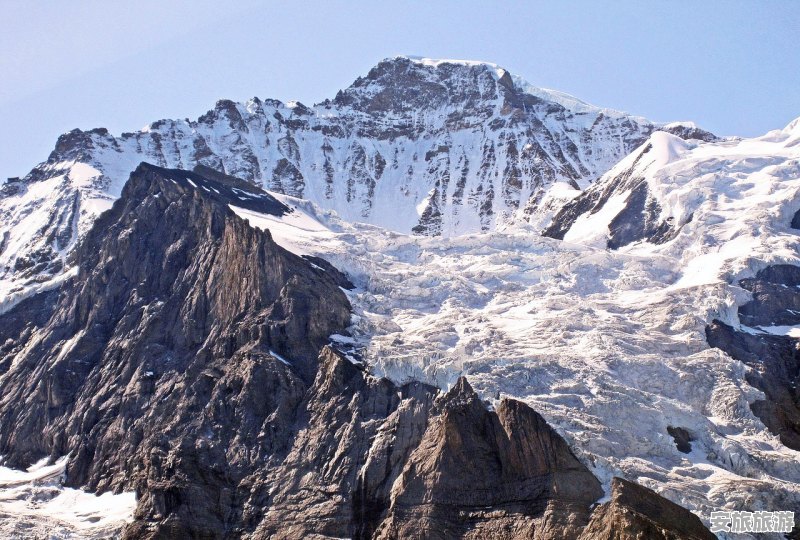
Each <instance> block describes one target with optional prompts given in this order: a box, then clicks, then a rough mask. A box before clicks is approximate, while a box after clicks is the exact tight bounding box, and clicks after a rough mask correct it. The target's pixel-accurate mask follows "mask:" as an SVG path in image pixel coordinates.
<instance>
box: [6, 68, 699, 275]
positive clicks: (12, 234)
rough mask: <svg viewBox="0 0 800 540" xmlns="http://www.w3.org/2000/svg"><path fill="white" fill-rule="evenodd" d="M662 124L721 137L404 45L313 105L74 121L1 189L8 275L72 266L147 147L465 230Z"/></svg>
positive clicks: (434, 229) (432, 225) (151, 154)
mask: <svg viewBox="0 0 800 540" xmlns="http://www.w3.org/2000/svg"><path fill="white" fill-rule="evenodd" d="M660 129H663V130H668V131H672V132H675V133H679V134H680V135H681V136H687V137H702V138H705V139H708V138H713V135H711V134H709V133H707V132H702V131H701V130H698V129H696V128H693V127H690V126H684V125H682V124H670V125H659V124H655V123H652V122H649V121H647V120H645V119H643V118H639V117H634V116H630V115H627V114H624V113H620V112H617V111H611V110H608V109H601V108H597V107H593V106H591V105H587V104H586V103H583V102H581V101H579V100H577V99H575V98H572V97H569V96H565V95H564V94H560V93H558V92H551V91H548V90H542V89H539V88H535V87H532V86H530V85H529V84H527V83H526V82H525V81H523V80H522V79H519V78H516V77H513V76H511V75H510V74H509V73H508V72H507V71H506V70H504V69H502V68H499V67H497V66H494V65H492V64H486V63H480V62H458V61H452V62H449V61H446V62H432V61H428V60H420V59H411V58H404V57H399V58H392V59H387V60H385V61H383V62H380V63H379V64H378V65H377V66H375V68H373V69H372V70H370V72H369V73H368V74H367V75H366V76H365V77H360V78H359V79H357V80H356V81H355V82H354V83H353V84H352V85H351V86H350V87H348V88H346V89H345V90H342V91H341V92H339V93H338V94H337V96H336V97H335V98H334V99H333V100H326V101H323V102H322V103H320V104H318V105H315V106H314V107H306V106H304V105H302V104H299V103H290V104H284V103H281V102H279V101H275V100H263V101H262V100H260V99H257V98H254V99H252V100H250V101H248V102H247V103H234V102H232V101H228V100H222V101H219V102H218V103H217V104H216V106H215V107H214V109H213V110H211V111H209V112H208V113H206V114H204V115H202V116H201V117H200V118H198V119H197V120H196V121H188V120H185V121H184V120H161V121H158V122H154V123H153V124H151V125H150V126H149V127H148V128H146V129H145V130H143V131H140V132H135V133H124V134H122V135H121V136H119V137H114V136H112V135H111V134H110V133H109V132H108V131H107V130H105V129H96V130H91V131H85V132H84V131H80V130H74V131H72V132H70V133H67V134H65V135H62V136H61V137H60V138H59V139H58V141H57V143H56V146H55V149H54V150H53V152H52V153H51V154H50V156H49V158H48V159H47V161H46V162H44V163H41V164H40V165H38V166H37V167H35V168H34V169H33V170H32V171H31V172H30V174H28V175H27V176H26V177H25V178H23V179H22V180H21V181H19V182H13V183H10V184H7V185H6V187H5V188H4V191H3V193H2V196H0V283H1V282H2V280H3V279H6V280H11V281H13V282H14V283H15V285H14V286H13V287H12V289H14V290H16V287H17V286H20V287H21V286H22V284H23V283H25V284H30V283H32V282H35V280H39V281H41V280H42V278H43V276H49V277H53V276H56V275H58V274H59V273H60V272H62V271H63V269H64V268H65V264H66V263H67V261H66V260H65V257H67V255H69V254H70V253H71V252H72V251H73V249H74V247H75V246H76V245H77V242H78V240H79V239H80V238H81V237H82V236H83V235H85V233H86V232H87V231H88V229H89V228H90V226H91V223H92V222H93V220H94V219H95V218H96V216H97V215H98V214H99V212H100V211H101V210H104V209H105V208H107V207H108V206H110V203H111V201H113V200H114V199H115V198H117V197H118V196H119V195H120V193H121V189H122V185H123V183H124V181H125V179H127V177H128V175H129V174H130V172H131V171H132V170H133V169H134V168H135V167H136V165H138V163H139V162H141V161H147V162H150V163H154V164H157V165H159V166H162V167H172V168H180V169H186V170H192V169H193V168H194V167H195V166H196V165H198V164H199V165H204V166H207V167H211V168H213V169H217V170H220V171H224V172H226V173H227V174H230V175H233V176H236V177H239V178H243V179H245V180H247V181H248V182H251V183H254V184H257V185H260V186H263V187H265V188H267V189H269V190H272V191H277V192H280V193H285V194H288V195H293V196H297V197H303V198H306V199H309V200H311V201H313V202H315V203H318V204H319V205H320V206H321V207H323V208H326V209H332V210H335V211H337V212H338V213H339V214H340V215H341V216H342V217H343V218H344V219H345V220H348V221H362V222H364V221H365V222H369V223H373V224H376V225H380V226H383V227H386V228H389V229H392V230H395V231H400V232H404V233H410V232H412V231H413V232H414V233H417V234H425V235H439V234H442V235H455V234H464V233H469V232H477V231H488V230H492V229H493V228H494V227H495V226H496V225H498V224H505V223H508V222H511V221H517V220H530V221H532V222H534V223H537V222H538V221H544V220H547V219H549V216H550V214H551V213H552V212H553V208H551V206H552V205H553V204H556V203H555V202H554V201H552V200H550V201H549V202H548V198H547V197H546V194H547V192H548V190H549V189H550V187H551V186H553V185H554V184H555V183H557V182H562V183H565V184H569V185H571V186H573V187H581V188H583V187H585V186H587V185H589V184H590V183H591V182H593V181H594V180H595V179H596V178H598V177H599V176H601V175H602V174H603V173H605V172H606V171H607V170H609V169H610V168H611V167H612V166H613V165H614V164H615V163H616V162H617V161H619V160H620V159H621V158H623V157H624V156H625V155H627V154H628V153H629V152H630V151H632V150H633V149H634V148H636V147H637V146H639V145H640V144H642V142H643V141H644V140H645V139H646V138H647V137H648V136H649V135H650V134H651V133H652V132H653V131H655V130H660ZM11 245H13V246H14V249H8V246H11Z"/></svg>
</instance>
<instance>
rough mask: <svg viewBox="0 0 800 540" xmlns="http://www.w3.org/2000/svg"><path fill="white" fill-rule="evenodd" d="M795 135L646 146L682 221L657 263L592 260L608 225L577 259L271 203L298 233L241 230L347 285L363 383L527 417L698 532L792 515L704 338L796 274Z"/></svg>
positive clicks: (761, 434) (732, 367) (771, 458)
mask: <svg viewBox="0 0 800 540" xmlns="http://www.w3.org/2000/svg"><path fill="white" fill-rule="evenodd" d="M794 131H797V129H796V127H795V128H794V129H792V126H790V127H789V128H787V129H786V130H783V131H776V132H772V133H770V134H768V135H767V136H765V137H762V138H759V139H751V140H742V141H725V142H720V143H702V144H697V143H690V144H687V143H685V142H684V141H680V140H679V139H676V138H674V137H671V136H669V135H665V134H656V135H655V136H654V137H653V138H652V139H651V141H650V142H651V143H652V144H653V150H652V152H651V159H650V161H647V160H644V161H642V162H640V163H639V164H638V166H637V167H638V169H637V172H638V173H640V174H642V175H643V176H645V177H646V178H647V179H648V182H649V183H650V184H651V189H652V190H653V192H655V193H656V194H657V197H658V198H659V200H660V201H661V203H662V208H663V209H664V213H665V215H666V214H669V213H671V214H673V215H676V216H679V215H680V214H681V213H693V219H692V220H691V221H690V222H689V223H688V224H687V225H685V226H684V228H683V230H682V232H681V233H680V234H679V235H678V237H677V238H675V239H674V240H672V241H671V242H669V243H667V244H664V245H661V246H654V245H651V244H647V243H640V244H635V245H631V246H628V247H626V248H624V249H622V250H620V251H617V252H613V251H608V250H606V249H603V248H599V247H596V246H597V245H603V244H604V241H605V238H606V235H607V232H608V231H607V225H608V222H609V221H610V220H611V219H613V217H614V214H615V212H608V214H609V215H606V216H605V218H604V219H596V220H595V221H594V222H593V223H592V226H591V228H589V227H586V228H584V233H585V234H584V235H583V237H582V238H581V240H582V241H584V242H585V244H581V243H573V242H561V241H557V240H550V239H547V238H542V237H541V236H540V235H539V233H538V231H534V230H530V229H526V228H517V229H513V230H506V231H505V232H498V233H492V234H475V235H466V236H460V237H453V238H423V237H413V236H406V235H402V234H397V233H393V232H389V231H386V230H384V229H381V228H378V227H375V226H371V225H364V224H349V223H345V222H344V221H342V220H340V219H339V218H338V217H337V216H336V215H335V214H333V213H331V212H325V211H322V210H320V209H319V208H318V207H316V206H315V205H313V204H311V203H308V202H306V201H301V200H298V199H292V198H289V197H285V196H279V195H278V197H280V198H281V199H282V200H283V201H284V202H286V203H287V204H289V205H290V206H293V207H295V208H296V209H297V210H296V212H297V213H298V215H297V216H295V217H294V218H293V219H296V220H302V221H303V222H304V226H303V227H302V228H296V229H291V228H287V227H285V225H284V224H280V225H279V226H272V227H271V225H270V223H269V221H268V220H269V219H273V218H268V217H267V218H266V219H252V220H251V222H252V223H253V224H254V225H256V226H261V227H266V228H270V230H271V231H272V234H273V236H274V238H275V239H276V241H277V242H278V243H280V244H282V245H284V246H285V247H287V248H288V249H291V250H293V251H296V252H299V253H303V254H315V255H319V256H322V257H325V258H327V259H328V260H329V261H330V262H331V263H333V264H334V265H335V266H337V267H338V268H340V269H342V270H344V271H346V272H347V273H348V274H349V275H350V276H351V279H353V280H354V282H355V283H356V285H357V289H356V290H355V291H353V292H352V293H350V299H351V301H352V303H353V306H354V308H355V312H356V317H355V319H354V324H353V327H352V328H351V331H352V333H353V335H354V336H355V338H356V340H357V341H359V342H360V343H361V344H362V345H363V347H364V348H365V356H366V359H367V364H368V365H369V366H370V369H371V370H372V371H373V372H374V373H375V374H376V375H385V376H387V377H389V378H391V379H393V380H395V381H397V382H402V381H405V380H408V379H411V378H416V379H422V380H425V381H428V382H431V383H433V384H436V385H438V386H440V387H443V388H446V387H447V386H448V385H450V384H452V383H453V382H454V381H455V379H456V378H457V377H458V376H459V375H461V374H465V375H467V377H468V378H469V380H470V382H471V383H473V385H474V386H475V387H476V388H477V389H478V390H479V391H480V392H482V394H483V396H484V397H485V398H487V399H489V400H496V399H497V398H499V397H500V396H503V395H508V396H513V397H517V398H520V399H523V400H525V401H526V402H528V403H529V404H530V405H532V406H533V407H534V408H535V409H536V410H538V411H539V412H541V413H542V414H543V415H544V416H545V418H546V419H547V420H548V421H549V422H550V423H551V424H553V425H554V426H555V427H556V428H557V429H558V431H559V432H560V433H561V434H563V435H564V436H565V437H566V439H567V440H568V441H569V443H570V445H571V446H572V448H573V449H574V450H575V452H576V453H577V454H578V455H579V456H580V457H581V459H582V460H583V461H584V462H585V463H586V464H587V465H589V466H590V467H591V468H592V470H593V472H595V474H597V475H598V476H599V477H600V478H601V479H603V480H604V481H605V482H606V488H608V481H609V480H610V478H611V476H612V475H623V476H625V477H627V478H631V479H633V480H636V481H638V482H640V483H642V484H644V485H646V486H649V487H652V488H653V489H655V490H656V491H658V492H660V493H661V494H663V495H665V496H667V497H669V498H670V499H672V500H674V501H676V502H678V503H680V504H682V505H684V506H687V507H689V508H691V509H692V510H694V511H695V512H697V513H698V514H699V515H700V516H701V517H704V518H705V519H706V520H707V518H708V514H709V512H711V511H712V510H715V509H721V508H727V509H737V510H742V509H744V510H762V509H763V510H780V509H797V508H798V507H800V453H798V452H795V451H793V450H790V449H788V448H786V447H784V446H783V445H782V444H781V443H780V441H779V440H778V438H777V437H775V436H773V435H771V434H770V433H769V432H768V431H767V430H766V428H765V427H764V425H763V424H762V423H761V421H760V420H758V419H757V418H756V417H754V415H753V414H752V412H751V411H750V407H749V403H751V402H752V401H754V400H757V399H761V398H763V394H761V392H759V391H757V390H755V389H754V388H752V387H750V386H749V385H748V384H747V383H746V381H745V377H744V375H745V372H746V369H747V368H746V367H745V366H744V365H743V364H742V363H740V362H738V361H735V360H733V359H731V358H730V357H728V356H727V355H725V354H724V353H722V352H721V351H719V350H716V349H711V348H709V347H708V344H707V343H706V339H705V332H704V328H705V326H706V324H707V323H709V322H710V321H711V320H713V319H715V318H717V319H721V320H723V321H726V322H727V323H729V324H732V325H734V326H737V327H738V326H739V321H738V317H737V314H736V307H737V306H738V305H740V304H742V303H744V302H746V301H747V300H748V299H749V293H747V291H744V290H743V289H741V288H739V287H738V286H737V285H736V284H737V283H738V280H739V279H741V278H744V277H749V276H753V275H754V274H755V272H757V271H758V270H759V269H761V268H763V267H765V266H767V265H769V264H774V263H781V262H788V263H793V264H800V260H799V259H800V258H799V257H798V253H799V252H798V247H799V246H800V236H799V235H798V231H796V230H792V229H790V228H789V227H788V225H789V222H790V221H791V218H792V215H793V213H794V212H795V211H797V210H798V208H800V195H799V194H800V162H799V161H798V158H800V145H797V144H792V141H796V140H797V134H796V133H794ZM630 165H631V164H630V163H628V164H627V165H626V164H625V163H622V164H620V166H621V167H624V166H627V167H630ZM613 172H614V171H612V172H611V173H609V174H612V173H613ZM612 204H613V201H612ZM240 215H241V214H240ZM300 216H302V217H300ZM244 217H246V216H244ZM311 221H314V222H315V223H318V224H319V225H325V226H326V228H327V229H328V230H327V231H325V230H322V229H321V228H320V227H319V226H316V225H315V226H313V227H311V226H309V223H310V222H311ZM591 231H594V232H595V234H594V235H592V234H589V233H590V232H591ZM598 240H602V242H598ZM586 244H588V245H586ZM745 330H747V329H746V328H745ZM758 331H764V332H771V333H784V334H790V335H792V332H794V329H792V328H769V329H760V330H758ZM668 425H672V426H681V427H684V428H687V429H688V430H689V431H690V432H691V433H692V435H694V436H695V437H696V439H697V440H696V441H695V442H693V443H692V447H693V451H692V452H691V454H688V455H687V454H682V453H680V452H678V451H677V449H676V447H675V443H674V442H673V440H672V439H671V437H670V436H669V435H668V434H667V430H666V428H667V426H668Z"/></svg>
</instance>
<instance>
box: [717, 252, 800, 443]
mask: <svg viewBox="0 0 800 540" xmlns="http://www.w3.org/2000/svg"><path fill="white" fill-rule="evenodd" d="M739 284H740V285H741V286H742V288H744V289H746V290H748V291H750V292H752V293H753V298H752V300H750V301H749V302H747V303H745V304H743V305H742V306H739V320H740V321H741V322H742V324H744V325H746V326H750V327H753V329H751V330H750V331H744V330H736V329H734V328H732V327H731V326H729V325H727V324H725V323H723V322H721V321H718V320H715V321H713V322H712V323H711V324H710V325H708V326H707V327H706V338H707V340H708V344H709V345H711V346H712V347H716V348H718V349H722V350H723V351H725V352H726V353H728V354H729V355H731V356H732V357H733V358H735V359H737V360H740V361H742V362H744V363H745V364H747V366H748V367H750V368H751V369H750V370H749V371H748V372H747V374H746V376H745V377H746V379H747V382H748V383H749V384H751V385H752V386H754V387H755V388H758V389H759V390H761V391H762V392H764V395H765V397H766V399H763V400H757V401H755V402H753V403H752V404H751V406H750V408H751V409H752V411H753V414H755V415H756V416H758V417H759V418H760V419H761V421H762V422H764V425H766V426H767V428H768V429H769V430H770V431H771V432H772V433H774V434H775V435H778V436H779V437H780V439H781V442H782V443H783V444H785V445H786V446H788V447H789V448H793V449H795V450H800V390H798V384H800V340H798V339H797V338H794V337H791V336H789V335H774V334H771V333H768V332H767V331H764V330H761V328H760V327H771V326H782V325H796V324H800V315H798V313H800V288H798V285H800V267H797V266H792V265H788V264H778V265H774V266H769V267H767V268H765V269H763V270H761V271H760V272H758V274H756V277H755V278H749V279H743V280H741V281H740V282H739Z"/></svg>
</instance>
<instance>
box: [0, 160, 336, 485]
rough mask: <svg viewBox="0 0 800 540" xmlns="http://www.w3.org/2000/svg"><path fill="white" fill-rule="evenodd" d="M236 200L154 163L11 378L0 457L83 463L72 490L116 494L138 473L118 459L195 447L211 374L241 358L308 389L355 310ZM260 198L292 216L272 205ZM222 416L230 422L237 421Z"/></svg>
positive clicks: (86, 256)
mask: <svg viewBox="0 0 800 540" xmlns="http://www.w3.org/2000/svg"><path fill="white" fill-rule="evenodd" d="M226 190H227V191H226ZM232 190H233V188H231V187H230V186H228V185H226V184H224V183H221V182H219V181H217V180H213V179H209V178H206V177H204V176H201V175H198V174H196V173H188V172H186V171H182V170H168V169H162V168H159V167H154V166H152V165H147V164H143V165H140V166H139V167H138V168H137V169H136V171H135V172H134V173H133V174H132V175H131V178H130V180H129V182H128V183H127V184H126V186H125V188H124V190H123V193H122V196H121V197H120V199H119V200H117V201H116V203H115V204H114V206H113V208H112V209H111V210H109V211H107V212H105V213H104V214H103V215H102V217H101V218H99V219H98V220H97V222H96V223H95V226H94V227H93V228H92V230H91V231H90V232H89V233H88V234H87V236H86V239H85V240H84V242H83V244H82V246H81V247H80V249H79V250H78V252H77V266H78V276H77V279H75V280H73V281H72V282H70V283H69V284H68V285H67V286H65V287H64V289H63V290H62V291H61V295H60V298H59V300H58V302H57V304H56V305H55V306H54V307H53V311H52V313H53V314H52V316H51V317H50V319H49V321H48V322H47V323H46V324H44V326H43V328H41V330H40V331H38V332H37V333H35V334H32V335H30V336H29V339H30V341H31V342H32V343H34V344H35V345H34V346H31V347H28V348H26V351H25V353H24V354H21V356H17V360H18V361H17V362H16V363H14V364H13V365H12V366H10V367H7V372H6V374H5V376H4V378H3V380H2V392H1V395H2V398H0V417H2V429H0V447H1V448H2V452H3V454H5V455H7V456H9V463H11V464H13V465H28V464H30V463H32V462H33V461H35V460H36V459H38V458H40V457H41V456H44V455H56V456H58V455H66V454H71V455H73V456H84V457H83V458H82V459H83V460H84V462H83V463H81V464H79V465H74V466H73V467H72V469H71V470H72V472H73V474H71V475H69V476H68V482H69V483H70V484H71V485H89V486H91V487H93V488H99V489H107V488H120V487H122V486H123V485H126V484H127V483H128V480H127V476H126V475H127V474H130V473H131V472H132V471H131V470H129V467H130V465H129V464H126V463H125V462H124V461H122V462H121V461H120V460H119V459H117V458H119V457H120V456H123V457H124V456H127V457H132V456H133V455H135V454H136V453H137V452H138V447H139V446H140V445H141V444H144V443H143V441H145V440H147V439H148V437H154V438H155V439H154V441H155V440H156V439H159V438H160V437H161V436H162V435H163V432H162V428H163V426H166V425H172V426H179V427H176V429H179V430H180V431H182V432H184V434H185V435H186V436H190V437H193V436H194V433H195V430H196V429H199V426H198V425H197V422H196V421H199V420H198V418H199V417H198V416H197V411H198V410H202V408H203V406H205V404H206V403H207V400H208V399H209V398H210V396H211V394H213V392H214V388H215V385H216V384H217V383H219V382H220V380H219V379H218V377H216V376H214V375H209V376H205V375H202V376H201V373H215V372H216V371H215V369H212V368H213V366H217V367H216V370H218V371H219V372H220V373H223V374H224V373H225V372H226V368H225V367H224V366H225V365H226V363H227V362H233V363H234V364H235V363H237V362H238V361H239V360H235V359H237V358H242V357H243V355H244V356H245V357H246V358H247V359H248V360H247V362H257V363H259V364H260V363H266V364H265V365H268V366H273V367H264V368H259V369H268V370H274V369H279V370H282V371H287V370H288V371H290V372H291V373H293V376H294V377H296V378H300V379H303V380H306V381H309V382H310V381H311V380H313V378H314V374H315V372H316V366H317V353H318V351H319V350H320V348H321V347H322V346H323V345H325V344H326V343H327V342H328V336H330V335H331V334H332V333H340V332H344V331H345V330H344V329H345V327H346V325H347V324H348V321H349V317H350V315H349V313H350V305H349V303H348V301H347V298H346V297H345V296H344V294H343V293H342V291H341V290H340V289H339V287H338V284H337V282H336V280H335V279H333V278H332V277H330V276H329V275H328V273H327V272H320V271H318V270H316V269H314V268H313V267H312V265H311V264H310V263H309V262H307V261H305V260H304V259H302V258H301V257H298V256H296V255H294V254H292V253H290V252H288V251H286V250H284V249H283V248H281V247H280V246H278V245H277V244H275V243H274V242H273V241H272V239H271V237H270V235H269V233H268V232H265V231H261V230H258V229H254V228H253V227H251V226H250V225H249V224H248V223H247V222H246V221H245V220H243V219H241V218H240V217H238V216H237V215H236V214H235V213H234V212H233V211H231V210H230V208H228V204H229V203H228V201H229V200H230V199H232V198H238V196H239V194H238V193H237V192H234V191H232ZM254 200H256V201H257V202H254V203H253V204H254V205H257V207H258V208H259V209H260V210H262V211H267V210H269V209H273V210H274V211H276V212H282V211H283V207H282V206H275V205H276V203H277V201H274V199H271V198H269V197H268V196H266V197H261V198H254ZM278 204H279V203H278ZM7 316H14V313H12V314H10V315H9V314H6V315H4V316H3V318H7ZM0 326H6V323H2V324H0ZM24 337H25V335H24V334H21V335H20V336H19V337H18V338H17V339H23V338H24ZM13 342H15V341H14V340H13V339H12V344H11V345H10V346H9V347H10V350H12V351H14V350H19V347H17V346H15V345H13ZM273 353H274V354H273ZM284 362H285V363H284ZM226 384H227V383H226ZM126 389H127V390H126ZM168 389H170V390H168ZM156 403H158V404H159V406H155V404H156ZM162 403H163V405H162ZM218 413H219V414H221V415H222V417H220V419H219V420H220V421H223V423H226V424H230V419H226V415H227V414H230V411H228V412H226V410H225V409H221V410H219V411H218ZM168 419H171V420H170V421H167V420H168ZM175 422H177V424H175ZM182 422H185V423H182ZM112 426H118V428H112ZM212 431H213V430H212ZM126 433H127V435H126ZM176 436H177V435H176ZM92 456H93V457H92ZM112 456H116V457H115V458H113V459H112ZM86 460H90V461H86Z"/></svg>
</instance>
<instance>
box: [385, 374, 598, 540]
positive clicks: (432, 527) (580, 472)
mask: <svg viewBox="0 0 800 540" xmlns="http://www.w3.org/2000/svg"><path fill="white" fill-rule="evenodd" d="M434 411H435V412H434V416H433V417H432V418H431V420H430V422H429V425H428V429H427V430H426V431H425V434H424V436H423V437H422V440H421V441H420V443H419V446H418V447H417V448H416V449H415V450H414V452H413V453H412V454H411V456H410V457H409V459H408V462H407V463H406V465H405V467H404V469H403V472H402V474H401V475H400V478H399V480H398V481H397V482H395V484H394V488H393V490H392V506H391V508H390V509H389V512H388V516H387V518H386V520H385V521H384V522H383V523H382V525H381V528H380V529H378V534H377V537H378V538H405V537H411V536H415V535H420V536H421V537H426V538H440V537H441V538H444V537H454V538H461V537H496V538H527V537H529V536H531V535H533V534H534V531H537V534H541V537H542V538H562V537H563V538H568V537H569V536H570V535H576V534H577V532H578V531H579V529H580V527H581V526H582V525H583V524H585V523H586V522H587V521H588V516H589V508H590V505H591V504H592V503H593V502H594V501H596V500H597V499H598V498H600V497H601V496H602V494H603V492H602V489H601V488H600V484H599V482H598V481H597V479H596V478H595V477H594V476H593V475H592V474H591V472H589V470H588V469H586V467H584V466H583V465H581V463H580V462H579V461H578V460H577V459H576V458H575V457H574V455H572V453H571V452H570V450H569V447H568V446H567V444H566V443H565V442H564V441H563V440H562V439H561V437H559V435H558V434H557V433H556V432H555V431H554V430H552V429H551V428H550V427H549V426H548V425H547V423H546V422H545V421H544V419H543V418H541V416H539V415H538V414H537V413H535V412H534V411H533V410H531V409H530V407H528V406H527V405H525V404H523V403H521V402H518V401H511V400H508V401H504V402H502V403H501V404H500V406H499V408H498V411H497V413H495V412H493V411H490V410H489V409H488V408H486V406H485V405H484V404H483V403H482V402H481V401H480V400H479V399H478V396H477V394H476V393H475V392H474V390H473V389H472V388H471V386H470V385H469V383H468V382H467V380H466V378H464V377H462V378H460V379H459V380H458V381H457V383H456V384H455V385H454V386H453V387H452V388H451V389H450V390H449V391H448V392H447V393H446V394H445V395H443V396H442V397H440V398H439V399H438V400H437V403H436V407H435V409H434ZM455 509H458V511H455ZM540 529H541V532H540ZM510 530H513V531H514V532H513V533H510V532H509V531H510ZM544 531H546V532H544Z"/></svg>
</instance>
